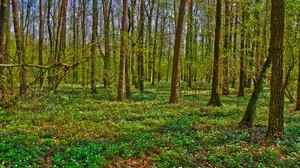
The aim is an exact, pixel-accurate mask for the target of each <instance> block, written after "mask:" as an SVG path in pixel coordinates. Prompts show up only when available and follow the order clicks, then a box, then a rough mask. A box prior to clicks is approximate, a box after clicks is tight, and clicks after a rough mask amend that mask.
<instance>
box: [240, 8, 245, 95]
mask: <svg viewBox="0 0 300 168" xmlns="http://www.w3.org/2000/svg"><path fill="white" fill-rule="evenodd" d="M242 5H244V4H242ZM243 10H244V9H243ZM244 22H245V11H243V14H242V27H243V28H242V29H243V30H242V32H241V45H240V47H241V50H240V85H239V93H238V97H243V96H244V94H245V32H244V26H245V23H244Z"/></svg>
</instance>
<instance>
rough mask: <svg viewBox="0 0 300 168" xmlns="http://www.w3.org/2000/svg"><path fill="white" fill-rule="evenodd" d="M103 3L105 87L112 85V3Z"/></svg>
mask: <svg viewBox="0 0 300 168" xmlns="http://www.w3.org/2000/svg"><path fill="white" fill-rule="evenodd" d="M102 4H103V18H104V43H105V54H104V57H103V60H104V75H103V82H104V87H110V57H111V51H110V38H109V31H110V30H109V29H110V27H109V13H110V5H109V4H110V3H108V0H102Z"/></svg>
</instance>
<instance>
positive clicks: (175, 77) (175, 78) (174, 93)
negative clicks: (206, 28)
mask: <svg viewBox="0 0 300 168" xmlns="http://www.w3.org/2000/svg"><path fill="white" fill-rule="evenodd" d="M186 4H187V0H180V8H179V16H178V22H177V27H176V34H175V45H174V57H173V70H172V81H171V95H170V103H177V102H178V92H179V84H180V81H179V80H180V78H179V66H180V54H181V53H180V51H181V41H182V33H183V27H184V17H185V13H186V12H185V10H186V9H185V8H186Z"/></svg>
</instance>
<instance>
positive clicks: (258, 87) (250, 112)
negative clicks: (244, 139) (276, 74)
mask: <svg viewBox="0 0 300 168" xmlns="http://www.w3.org/2000/svg"><path fill="white" fill-rule="evenodd" d="M270 65H271V57H270V56H268V57H267V60H266V62H265V63H264V65H263V67H262V70H261V72H260V74H259V77H258V80H257V82H255V84H254V90H253V92H252V95H251V98H250V100H249V102H248V105H247V108H246V111H245V114H244V117H243V119H242V121H241V122H240V123H239V125H240V126H241V127H247V128H250V127H252V124H253V119H254V114H255V112H256V104H257V101H258V98H259V95H260V93H261V91H262V89H263V84H264V79H265V76H266V73H267V70H268V68H269V67H270Z"/></svg>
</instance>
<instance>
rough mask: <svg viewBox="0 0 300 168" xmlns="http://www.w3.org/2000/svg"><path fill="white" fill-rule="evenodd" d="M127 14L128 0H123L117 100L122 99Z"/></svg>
mask: <svg viewBox="0 0 300 168" xmlns="http://www.w3.org/2000/svg"><path fill="white" fill-rule="evenodd" d="M127 15H128V0H123V16H122V30H121V51H120V68H119V84H118V101H124V99H125V97H124V87H125V64H126V51H127V48H126V47H127V39H126V38H127V27H128V26H127V24H128V23H127V22H128V19H127Z"/></svg>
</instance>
